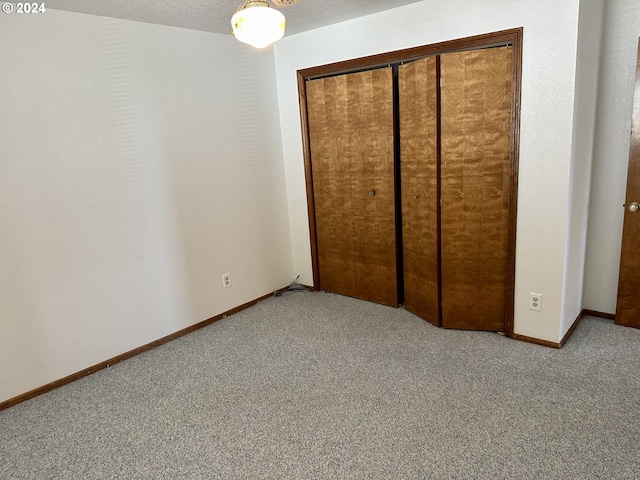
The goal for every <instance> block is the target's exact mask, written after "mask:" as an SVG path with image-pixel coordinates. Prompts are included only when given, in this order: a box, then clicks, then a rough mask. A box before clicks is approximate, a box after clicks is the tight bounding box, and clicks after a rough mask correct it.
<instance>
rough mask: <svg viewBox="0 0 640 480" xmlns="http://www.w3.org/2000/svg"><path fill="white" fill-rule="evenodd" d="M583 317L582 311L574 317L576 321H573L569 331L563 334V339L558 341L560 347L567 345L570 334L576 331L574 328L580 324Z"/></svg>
mask: <svg viewBox="0 0 640 480" xmlns="http://www.w3.org/2000/svg"><path fill="white" fill-rule="evenodd" d="M583 317H584V310H582V311H581V312H580V313H579V314H578V316H577V317H576V319H575V320H574V321H573V324H572V325H571V327H570V328H569V330H567V333H565V334H564V337H562V340H560V346H561V347H562V346H564V344H565V343H567V340H569V337H570V336H571V334H572V333H573V331H574V330H575V329H576V327H577V326H578V325H579V324H580V322H581V321H582V318H583Z"/></svg>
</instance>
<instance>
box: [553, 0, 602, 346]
mask: <svg viewBox="0 0 640 480" xmlns="http://www.w3.org/2000/svg"><path fill="white" fill-rule="evenodd" d="M603 17H604V0H581V1H580V16H579V25H578V45H577V49H578V61H577V71H576V85H575V89H576V93H575V106H574V112H573V121H574V130H573V153H572V157H573V158H572V162H571V174H570V176H569V182H570V183H569V218H568V224H567V241H566V245H565V251H566V254H565V274H564V287H563V300H562V315H561V317H560V338H562V337H563V336H564V334H565V333H566V332H567V331H568V330H569V329H570V328H571V326H572V325H573V323H574V322H575V320H576V318H577V317H578V315H579V314H580V312H581V311H582V293H583V286H584V265H585V255H586V246H587V225H588V219H589V191H590V187H591V166H592V163H593V162H592V152H593V142H594V135H595V121H596V99H597V94H598V69H599V66H600V65H599V64H600V43H601V41H602V28H603Z"/></svg>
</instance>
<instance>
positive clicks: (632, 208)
mask: <svg viewBox="0 0 640 480" xmlns="http://www.w3.org/2000/svg"><path fill="white" fill-rule="evenodd" d="M638 210H640V203H638V202H631V203H630V204H629V211H630V212H631V213H636V212H637V211H638Z"/></svg>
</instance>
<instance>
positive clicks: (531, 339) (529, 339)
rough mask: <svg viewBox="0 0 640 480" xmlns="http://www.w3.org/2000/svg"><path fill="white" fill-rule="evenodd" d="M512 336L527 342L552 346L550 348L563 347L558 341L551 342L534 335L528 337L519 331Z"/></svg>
mask: <svg viewBox="0 0 640 480" xmlns="http://www.w3.org/2000/svg"><path fill="white" fill-rule="evenodd" d="M511 338H515V339H516V340H521V341H523V342H527V343H535V344H536V345H542V346H543V347H550V348H561V347H562V345H560V344H559V343H557V342H550V341H548V340H542V339H540V338H534V337H527V336H526V335H520V334H519V333H514V334H513V337H511Z"/></svg>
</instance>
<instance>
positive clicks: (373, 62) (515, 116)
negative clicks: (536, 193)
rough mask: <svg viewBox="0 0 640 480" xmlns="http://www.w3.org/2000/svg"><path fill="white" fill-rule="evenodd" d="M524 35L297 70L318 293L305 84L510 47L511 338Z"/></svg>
mask: <svg viewBox="0 0 640 480" xmlns="http://www.w3.org/2000/svg"><path fill="white" fill-rule="evenodd" d="M522 37H523V28H522V27H519V28H514V29H510V30H501V31H498V32H493V33H485V34H481V35H475V36H472V37H466V38H460V39H456V40H450V41H445V42H439V43H434V44H430V45H423V46H418V47H412V48H407V49H403V50H395V51H392V52H386V53H381V54H377V55H370V56H367V57H362V58H355V59H352V60H345V61H342V62H336V63H331V64H327V65H319V66H315V67H310V68H304V69H301V70H298V71H297V81H298V103H299V108H300V122H301V128H302V152H303V157H304V170H305V183H306V188H307V211H308V215H309V237H310V243H311V264H312V269H313V288H314V289H315V290H319V289H320V272H319V268H318V244H317V241H318V238H317V232H316V219H315V203H314V195H313V169H312V166H311V147H310V143H309V123H308V118H307V92H306V86H305V82H306V81H307V80H311V79H314V78H321V77H326V76H331V75H339V74H344V73H351V72H356V71H361V70H369V69H372V68H379V67H382V66H388V65H392V64H399V63H404V62H410V61H414V60H419V59H421V58H425V57H429V56H433V55H442V54H445V53H451V52H460V51H467V50H476V49H481V48H491V47H499V46H506V45H511V46H512V47H513V67H512V82H511V102H512V110H511V152H510V179H509V183H510V195H509V213H508V216H509V231H508V238H509V248H508V253H507V275H506V285H505V287H506V288H505V290H506V297H505V326H504V331H505V335H507V336H508V337H513V317H514V295H515V266H516V219H517V200H518V167H519V152H520V98H521V90H522Z"/></svg>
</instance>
